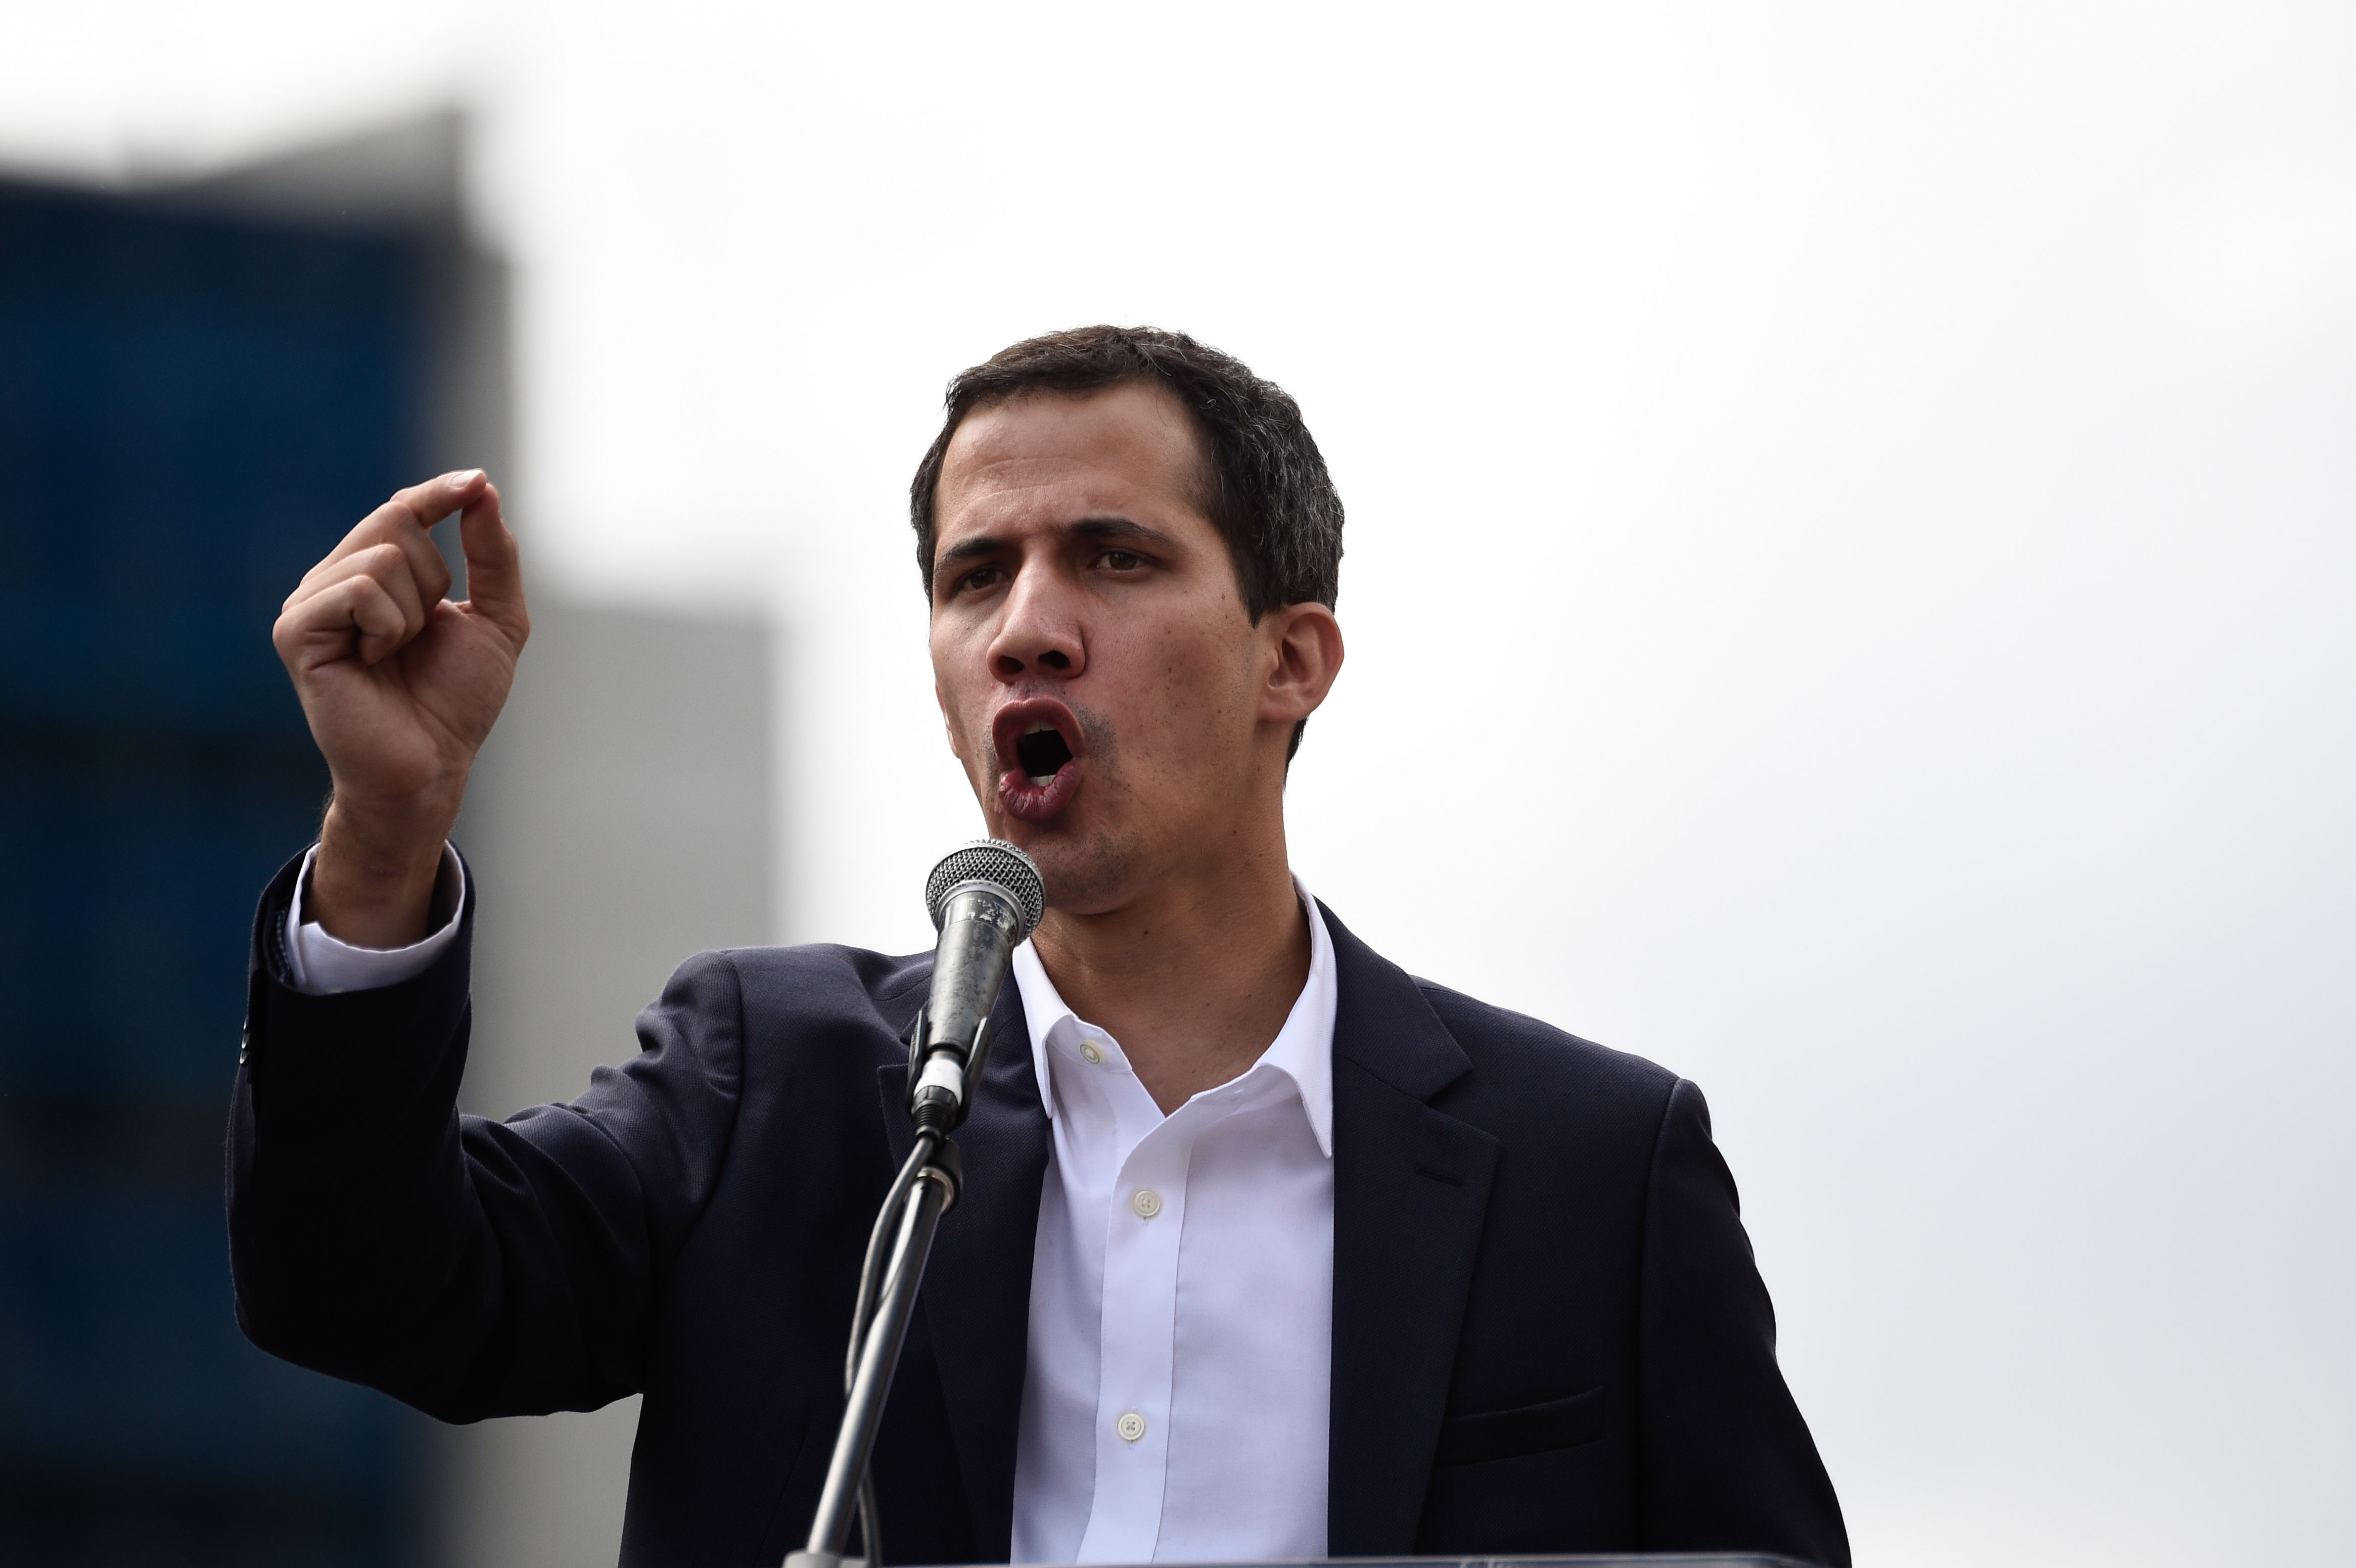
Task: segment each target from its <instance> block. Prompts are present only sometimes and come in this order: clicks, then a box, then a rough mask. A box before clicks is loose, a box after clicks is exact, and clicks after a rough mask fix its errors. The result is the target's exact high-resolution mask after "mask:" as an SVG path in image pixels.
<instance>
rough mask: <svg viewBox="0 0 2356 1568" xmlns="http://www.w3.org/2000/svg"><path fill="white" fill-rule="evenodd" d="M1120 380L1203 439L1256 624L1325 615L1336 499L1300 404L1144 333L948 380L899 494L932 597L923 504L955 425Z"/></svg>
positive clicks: (1336, 541) (1031, 354)
mask: <svg viewBox="0 0 2356 1568" xmlns="http://www.w3.org/2000/svg"><path fill="white" fill-rule="evenodd" d="M1130 381H1142V382H1146V383H1148V384H1151V385H1154V386H1159V387H1162V389H1164V390H1165V391H1167V392H1170V393H1171V394H1172V395H1173V396H1174V397H1175V398H1177V400H1178V402H1179V403H1180V404H1181V406H1183V408H1184V409H1185V410H1186V412H1187V413H1189V414H1191V415H1192V416H1193V417H1194V429H1195V432H1196V434H1197V435H1200V436H1201V437H1202V441H1203V447H1204V456H1205V467H1206V469H1207V470H1208V471H1207V472H1206V473H1205V475H1204V476H1203V479H1204V485H1203V489H1204V495H1203V500H1204V503H1205V504H1204V509H1203V510H1205V512H1207V513H1208V514H1209V516H1210V519H1211V523H1212V526H1214V527H1215V528H1216V529H1217V530H1218V531H1219V533H1220V536H1221V537H1222V538H1224V539H1226V542H1227V553H1228V554H1229V555H1230V556H1231V557H1233V559H1234V561H1235V567H1236V585H1237V588H1238V589H1240V590H1241V592H1242V595H1243V601H1244V610H1245V612H1246V613H1247V614H1248V615H1249V616H1250V617H1251V618H1252V619H1253V620H1255V621H1257V620H1258V619H1259V618H1260V617H1262V616H1264V615H1266V614H1267V613H1268V612H1269V610H1271V609H1274V608H1275V607H1277V606H1279V605H1297V604H1321V605H1325V606H1328V607H1331V606H1332V604H1333V599H1334V596H1335V595H1336V594H1338V593H1339V592H1340V591H1341V577H1342V498H1341V497H1340V496H1339V495H1338V494H1336V493H1335V492H1334V489H1333V480H1332V478H1328V477H1327V475H1326V472H1325V458H1324V456H1323V454H1321V453H1320V452H1319V451H1318V450H1317V443H1316V441H1315V440H1314V439H1312V437H1311V435H1310V434H1309V426H1308V425H1307V424H1304V423H1303V422H1302V420H1301V405H1300V404H1299V403H1294V402H1293V401H1292V398H1291V395H1290V393H1288V392H1286V391H1285V390H1284V389H1283V388H1282V387H1280V386H1278V385H1277V384H1276V383H1275V382H1274V381H1262V380H1261V379H1260V378H1259V377H1258V376H1256V375H1254V374H1252V372H1251V368H1250V367H1249V366H1248V365H1246V364H1245V363H1244V362H1243V361H1242V360H1238V359H1236V358H1235V357H1234V356H1232V355H1229V354H1223V353H1221V352H1219V350H1217V349H1214V348H1211V347H1209V346H1208V345H1206V344H1203V343H1198V342H1196V341H1195V340H1194V338H1189V337H1187V336H1186V335H1185V334H1184V333H1183V332H1164V331H1162V329H1161V328H1154V327H1081V328H1074V329H1073V330H1071V331H1069V332H1050V333H1048V334H1047V335H1046V336H1045V337H1044V338H1027V339H1025V340H1024V341H1023V342H1020V343H1017V344H1015V345H1014V346H1013V347H1012V348H1011V349H1000V350H999V351H998V352H997V353H995V354H992V355H991V357H990V358H989V359H987V360H983V361H982V362H981V363H980V364H979V365H976V366H974V367H973V368H972V369H971V370H969V371H958V374H957V376H956V377H955V378H954V379H953V380H952V381H950V382H949V387H948V396H947V398H946V399H945V400H944V401H945V402H946V403H947V404H948V418H947V419H946V420H944V421H943V422H942V424H941V433H940V434H939V435H936V436H935V437H933V445H932V447H931V449H930V450H929V451H927V452H926V454H925V460H924V461H923V462H922V463H920V464H918V465H917V466H916V481H915V482H914V483H913V484H911V485H910V486H909V487H908V521H910V522H911V523H913V524H914V525H915V526H916V564H917V567H918V568H919V569H920V570H921V571H922V572H923V573H924V575H925V592H926V594H927V595H929V594H930V593H931V592H932V591H933V550H934V545H935V531H934V524H933V499H934V496H935V495H936V493H937V491H938V490H939V489H940V483H941V463H942V460H943V459H944V458H945V457H946V456H948V449H949V441H950V438H951V437H953V436H954V435H957V429H958V425H959V424H963V423H964V422H965V416H966V415H967V414H969V413H972V412H973V411H974V410H975V409H978V408H988V407H991V405H993V404H996V403H1005V402H1007V401H1008V400H1010V399H1012V398H1017V397H1020V396H1022V395H1023V393H1025V392H1067V393H1068V392H1097V391H1099V390H1101V389H1103V388H1107V387H1116V386H1120V385H1122V384H1124V383H1126V382H1130Z"/></svg>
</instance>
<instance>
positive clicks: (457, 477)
mask: <svg viewBox="0 0 2356 1568" xmlns="http://www.w3.org/2000/svg"><path fill="white" fill-rule="evenodd" d="M482 477H483V471H482V470H481V469H480V468H461V469H459V470H458V471H457V472H456V473H455V474H452V475H450V476H449V479H450V488H451V489H454V490H463V489H466V487H467V486H468V485H471V484H473V483H474V482H475V481H476V480H477V479H479V478H482Z"/></svg>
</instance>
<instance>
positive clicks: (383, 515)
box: [304, 468, 489, 597]
mask: <svg viewBox="0 0 2356 1568" xmlns="http://www.w3.org/2000/svg"><path fill="white" fill-rule="evenodd" d="M488 483H489V478H488V477H487V475H485V474H484V472H483V470H482V469H480V468H461V469H459V470H458V471H457V472H455V473H450V474H444V475H442V476H441V477H440V478H432V479H428V480H426V481H425V482H424V483H423V484H422V485H411V486H410V487H409V488H408V489H400V490H395V491H393V492H392V499H391V500H388V501H386V502H385V503H384V504H383V505H382V506H380V507H379V508H377V509H376V510H374V511H372V512H370V513H369V514H368V516H366V517H364V518H362V519H360V520H359V521H358V522H356V523H354V524H353V525H352V530H351V532H349V533H347V534H345V535H344V537H343V538H342V539H341V540H339V541H338V542H337V544H336V547H335V548H334V549H333V550H330V551H328V552H327V558H326V559H325V560H323V561H321V562H320V563H319V564H317V565H316V566H314V567H312V568H311V571H310V572H309V573H305V575H304V581H305V583H307V582H309V580H310V578H311V576H312V575H313V574H316V573H319V572H324V571H326V570H327V568H328V567H330V566H333V565H334V564H336V563H337V562H338V561H341V560H342V559H344V557H346V556H347V555H351V554H354V553H357V552H359V551H362V550H367V549H369V548H371V547H373V546H375V545H379V544H382V543H385V542H388V541H389V542H392V543H396V544H399V545H400V546H401V547H402V550H404V551H405V552H407V553H408V554H409V556H410V559H411V561H412V564H414V565H415V566H416V567H417V568H419V569H420V570H421V572H423V574H424V577H423V580H425V581H431V580H432V579H433V575H434V574H437V573H438V574H440V575H441V576H442V578H443V579H444V581H443V582H442V587H443V588H444V589H445V590H446V589H447V588H448V587H449V583H448V581H447V577H448V575H449V568H448V566H447V565H446V564H444V562H443V560H442V553H441V552H440V551H438V550H436V549H434V544H433V542H432V540H430V539H428V538H426V537H424V536H425V535H427V534H429V533H431V532H432V531H433V528H434V524H435V523H437V522H440V521H442V520H443V519H444V518H445V517H448V516H449V515H450V514H451V513H453V512H455V511H457V510H459V509H461V508H462V507H464V506H466V503H467V502H468V501H471V500H473V499H475V498H477V496H479V495H481V494H482V493H483V490H484V489H485V487H486V486H487V484H488ZM404 525H405V526H404ZM412 529H413V530H414V531H415V532H412ZM427 557H431V560H430V561H429V560H428V559H427ZM436 596H437V597H438V596H439V595H436Z"/></svg>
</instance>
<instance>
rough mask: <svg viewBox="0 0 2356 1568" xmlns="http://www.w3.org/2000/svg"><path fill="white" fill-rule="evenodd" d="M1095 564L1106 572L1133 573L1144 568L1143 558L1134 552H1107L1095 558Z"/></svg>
mask: <svg viewBox="0 0 2356 1568" xmlns="http://www.w3.org/2000/svg"><path fill="white" fill-rule="evenodd" d="M1097 564H1098V565H1099V566H1102V567H1103V568H1105V570H1107V571H1108V572H1134V571H1137V570H1139V569H1140V568H1141V567H1143V566H1144V564H1145V557H1144V556H1142V555H1140V554H1139V553H1137V552H1136V551H1134V550H1108V551H1106V552H1105V553H1103V554H1101V555H1099V556H1098V557H1097Z"/></svg>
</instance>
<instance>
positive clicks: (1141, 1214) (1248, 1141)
mask: <svg viewBox="0 0 2356 1568" xmlns="http://www.w3.org/2000/svg"><path fill="white" fill-rule="evenodd" d="M1295 886H1298V883H1296V884H1295ZM1301 903H1302V904H1303V906H1305V907H1306V908H1307V909H1308V912H1309V943H1310V948H1309V954H1310V956H1309V981H1308V983H1307V984H1306V985H1304V986H1303V987H1302V988H1301V996H1300V999H1299V1000H1298V1001H1296V1002H1295V1003H1294V1004H1292V1014H1291V1016H1290V1017H1288V1018H1287V1019H1286V1020H1285V1021H1284V1027H1283V1028H1282V1029H1281V1030H1280V1031H1279V1032H1278V1034H1277V1036H1276V1040H1275V1043H1274V1044H1272V1045H1270V1046H1269V1047H1268V1049H1267V1051H1266V1052H1264V1053H1263V1054H1262V1055H1261V1057H1260V1058H1259V1060H1258V1061H1257V1062H1255V1063H1254V1064H1253V1065H1252V1066H1251V1068H1250V1069H1248V1070H1247V1071H1246V1072H1245V1073H1243V1075H1242V1076H1240V1077H1238V1078H1236V1079H1232V1080H1230V1081H1228V1082H1226V1083H1224V1084H1222V1085H1220V1086H1219V1087H1218V1088H1216V1089H1210V1090H1204V1091H1203V1092H1202V1093H1200V1094H1197V1095H1196V1096H1194V1098H1193V1099H1192V1100H1189V1101H1187V1102H1186V1103H1185V1104H1183V1105H1181V1106H1180V1107H1178V1109H1177V1110H1175V1111H1173V1112H1171V1113H1170V1114H1169V1115H1168V1116H1166V1117H1165V1116H1163V1115H1162V1112H1161V1110H1160V1109H1159V1108H1158V1107H1157V1106H1156V1105H1155V1104H1154V1103H1153V1098H1152V1096H1151V1095H1149V1094H1148V1093H1146V1091H1145V1086H1144V1085H1143V1084H1141V1083H1140V1082H1138V1080H1137V1075H1136V1074H1135V1073H1133V1072H1131V1071H1130V1068H1129V1062H1128V1058H1126V1057H1124V1056H1123V1055H1122V1054H1121V1048H1120V1046H1119V1042H1117V1041H1115V1040H1114V1039H1113V1037H1112V1036H1110V1035H1108V1034H1106V1033H1105V1032H1104V1031H1103V1030H1102V1029H1100V1028H1098V1027H1097V1026H1095V1025H1093V1024H1089V1023H1087V1022H1085V1021H1083V1020H1082V1019H1079V1018H1076V1017H1075V1016H1074V1015H1073V1014H1072V1010H1071V1009H1070V1008H1069V1007H1067V1006H1066V1005H1065V1004H1064V999H1063V998H1062V997H1061V996H1059V995H1057V994H1056V993H1055V984H1054V983H1053V982H1051V981H1049V980H1048V978H1047V972H1046V970H1045V969H1044V968H1043V967H1042V966H1041V964H1040V962H1039V956H1038V954H1037V953H1036V952H1035V951H1033V949H1032V947H1031V944H1030V943H1028V942H1025V943H1023V946H1022V947H1020V948H1018V949H1016V950H1015V953H1014V980H1015V983H1016V984H1017V985H1019V986H1020V987H1021V988H1022V991H1023V1016H1024V1018H1025V1019H1026V1020H1027V1021H1028V1022H1029V1024H1030V1026H1031V1058H1032V1060H1033V1062H1034V1063H1036V1064H1037V1067H1038V1071H1039V1098H1040V1100H1041V1101H1042V1102H1044V1104H1045V1106H1046V1107H1047V1115H1048V1117H1049V1119H1050V1121H1051V1122H1053V1124H1054V1131H1055V1138H1054V1143H1053V1144H1052V1152H1051V1153H1050V1154H1049V1155H1048V1160H1047V1178H1046V1181H1045V1183H1044V1187H1042V1189H1041V1191H1040V1195H1039V1230H1038V1238H1037V1240H1036V1242H1035V1243H1034V1245H1033V1249H1032V1255H1031V1334H1030V1346H1029V1351H1030V1354H1029V1356H1028V1358H1027V1360H1026V1362H1025V1368H1024V1372H1023V1424H1022V1432H1021V1436H1020V1437H1019V1438H1018V1439H1017V1441H1016V1444H1015V1452H1014V1561H1015V1562H1017V1563H1073V1562H1079V1563H1147V1562H1152V1561H1154V1560H1156V1559H1161V1560H1165V1561H1176V1562H1194V1563H1205V1562H1215V1561H1219V1560H1222V1559H1233V1558H1248V1557H1263V1558H1285V1557H1323V1556H1324V1555H1325V1451H1326V1426H1327V1411H1328V1408H1329V1402H1328V1397H1327V1394H1328V1389H1329V1386H1330V1381H1331V1378H1332V1372H1333V1367H1332V1363H1333V1005H1334V990H1333V940H1332V939H1331V938H1330V937H1329V936H1327V934H1326V931H1325V922H1324V920H1323V918H1321V917H1320V916H1319V914H1318V912H1317V905H1316V902H1315V900H1313V899H1312V898H1311V897H1309V895H1308V892H1307V890H1306V889H1302V890H1301Z"/></svg>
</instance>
